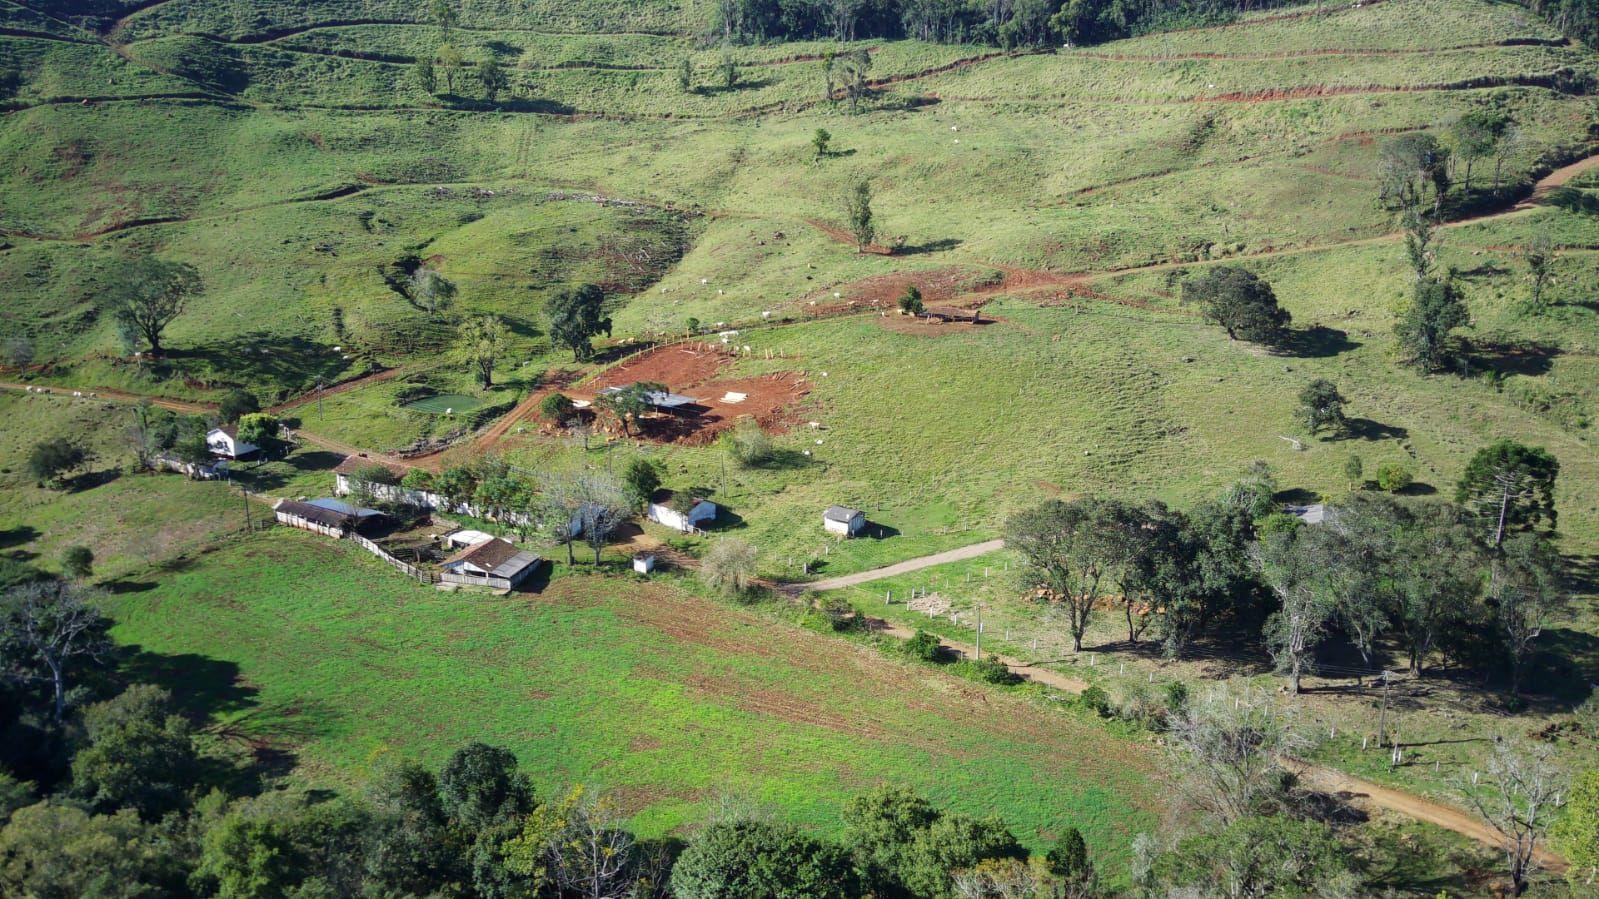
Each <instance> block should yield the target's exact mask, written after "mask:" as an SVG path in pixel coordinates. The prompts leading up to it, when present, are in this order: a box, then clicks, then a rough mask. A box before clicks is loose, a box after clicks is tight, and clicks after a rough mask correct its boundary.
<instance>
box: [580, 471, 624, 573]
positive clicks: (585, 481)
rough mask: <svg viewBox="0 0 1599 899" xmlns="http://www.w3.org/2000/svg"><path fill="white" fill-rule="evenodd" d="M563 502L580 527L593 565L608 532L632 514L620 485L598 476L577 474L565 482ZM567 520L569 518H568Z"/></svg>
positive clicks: (598, 561)
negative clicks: (591, 553) (592, 557)
mask: <svg viewBox="0 0 1599 899" xmlns="http://www.w3.org/2000/svg"><path fill="white" fill-rule="evenodd" d="M566 493H567V496H568V500H567V503H568V504H569V505H570V506H571V508H572V509H573V513H574V516H575V517H576V519H577V522H578V524H579V526H581V528H582V532H581V533H582V537H583V541H584V542H585V543H587V544H588V545H589V548H591V549H593V550H594V564H595V565H598V564H600V551H601V550H602V549H604V548H605V542H606V541H607V540H608V539H610V536H611V533H612V532H613V531H615V530H616V529H617V527H618V526H619V525H621V523H622V522H624V521H626V520H627V519H628V517H629V516H630V515H632V514H633V508H634V507H633V505H632V504H631V503H630V502H629V501H628V497H627V493H626V492H625V491H623V489H622V487H621V485H619V484H617V483H616V482H615V481H613V480H611V479H610V478H608V477H604V476H602V475H579V476H578V477H575V478H572V479H571V480H570V481H568V482H567V485H566ZM568 520H569V521H570V520H571V519H568Z"/></svg>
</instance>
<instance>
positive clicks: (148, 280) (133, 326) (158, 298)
mask: <svg viewBox="0 0 1599 899" xmlns="http://www.w3.org/2000/svg"><path fill="white" fill-rule="evenodd" d="M203 289H204V282H203V281H201V279H200V273H199V272H198V271H195V268H194V266H192V265H189V264H187V263H183V262H170V261H167V260H165V259H157V258H156V257H154V256H139V257H136V258H134V259H131V260H129V261H128V262H127V263H126V264H125V265H124V267H123V269H122V271H120V272H119V273H118V275H117V278H116V280H115V281H114V282H113V283H112V285H111V286H110V287H109V288H108V289H107V290H106V294H105V296H106V302H107V305H108V307H109V309H110V310H111V314H112V315H113V316H115V318H116V321H117V324H118V325H119V326H120V327H121V328H122V329H123V332H124V333H125V334H127V335H128V336H129V337H130V338H132V340H134V341H138V340H142V341H144V343H145V345H146V346H148V347H149V352H150V355H151V356H160V355H161V353H162V348H161V335H162V334H163V333H164V332H165V331H166V329H167V326H168V325H170V324H172V322H173V320H175V319H176V318H177V317H178V316H180V315H182V314H183V311H184V310H185V309H187V308H188V305H189V300H190V298H192V297H194V296H195V295H196V294H198V293H200V291H201V290H203Z"/></svg>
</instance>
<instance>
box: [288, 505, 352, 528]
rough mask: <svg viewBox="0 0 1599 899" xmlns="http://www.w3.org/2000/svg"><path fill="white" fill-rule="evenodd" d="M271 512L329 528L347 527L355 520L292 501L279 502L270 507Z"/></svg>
mask: <svg viewBox="0 0 1599 899" xmlns="http://www.w3.org/2000/svg"><path fill="white" fill-rule="evenodd" d="M272 511H274V512H283V513H285V514H287V515H293V516H294V517H295V518H300V519H303V520H305V521H309V522H311V523H312V524H320V525H322V526H324V527H330V528H342V527H348V526H349V525H350V524H351V523H352V522H353V521H354V520H355V516H353V515H350V514H348V513H346V512H339V511H337V510H335V509H326V508H323V507H322V506H313V505H311V504H310V503H302V502H300V501H299V500H294V499H284V500H279V501H278V504H277V505H275V506H273V507H272Z"/></svg>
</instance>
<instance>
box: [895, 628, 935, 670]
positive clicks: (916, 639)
mask: <svg viewBox="0 0 1599 899" xmlns="http://www.w3.org/2000/svg"><path fill="white" fill-rule="evenodd" d="M900 648H901V649H903V650H904V651H905V654H906V655H908V656H910V657H912V658H916V659H921V660H922V661H924V662H936V661H938V660H939V657H940V656H942V655H943V645H942V644H941V643H939V640H938V637H937V635H935V634H929V633H928V632H927V631H917V632H916V634H915V635H914V636H912V637H911V638H910V639H908V640H906V641H905V642H904V643H902V644H900Z"/></svg>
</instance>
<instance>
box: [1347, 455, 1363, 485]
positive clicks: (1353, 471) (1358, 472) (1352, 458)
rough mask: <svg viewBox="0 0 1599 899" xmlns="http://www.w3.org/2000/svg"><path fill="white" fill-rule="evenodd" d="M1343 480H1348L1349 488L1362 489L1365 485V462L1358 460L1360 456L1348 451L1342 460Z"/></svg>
mask: <svg viewBox="0 0 1599 899" xmlns="http://www.w3.org/2000/svg"><path fill="white" fill-rule="evenodd" d="M1344 480H1346V481H1348V482H1349V489H1351V490H1364V489H1365V487H1366V464H1365V463H1364V462H1362V461H1360V456H1358V455H1356V454H1354V453H1350V454H1349V458H1347V459H1345V460H1344Z"/></svg>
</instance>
